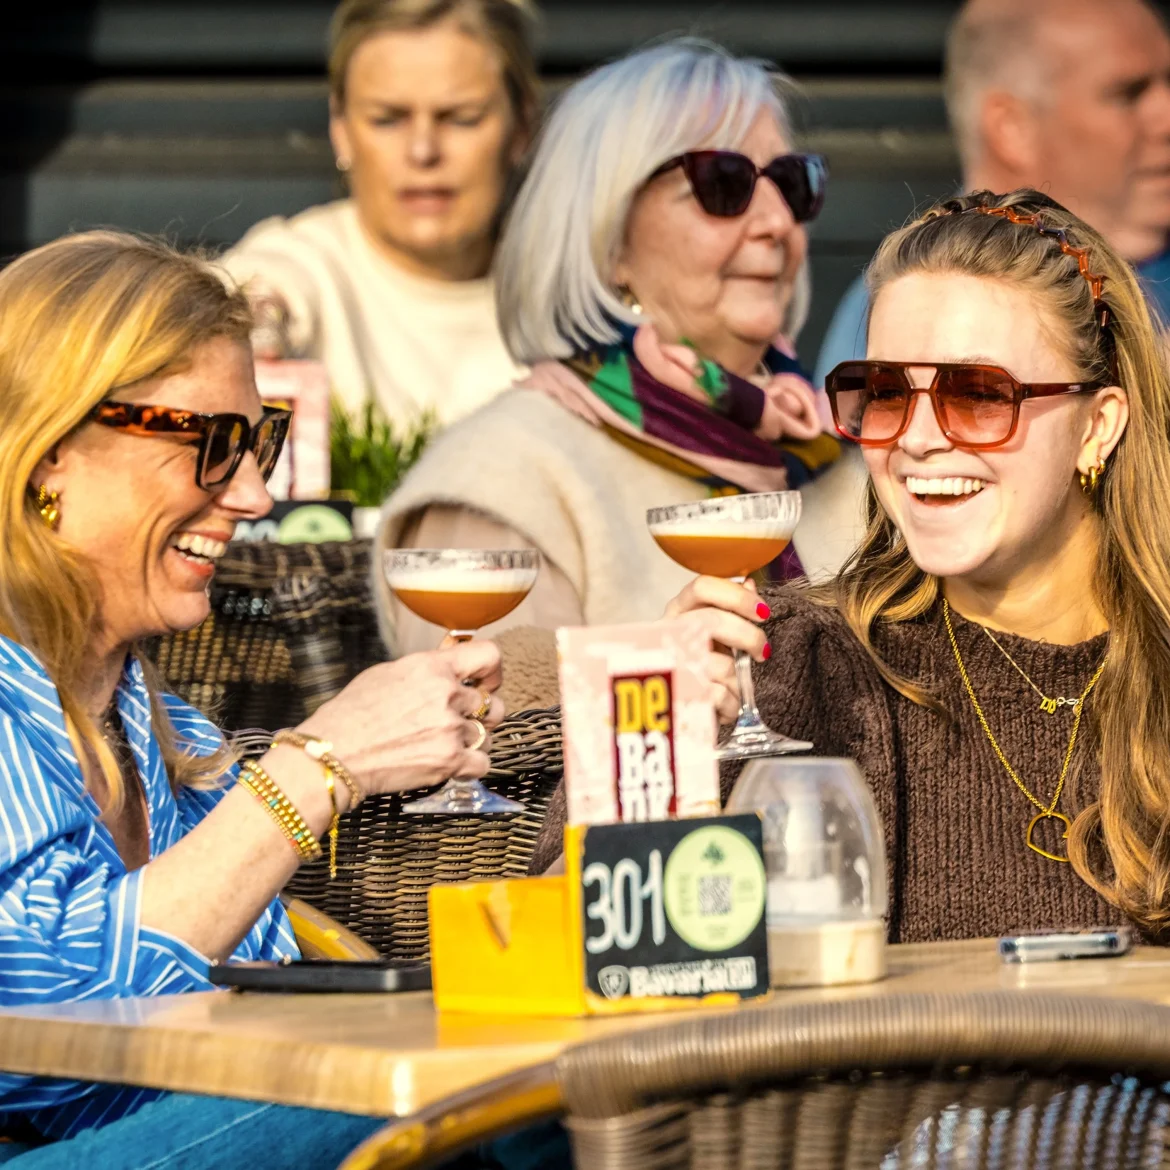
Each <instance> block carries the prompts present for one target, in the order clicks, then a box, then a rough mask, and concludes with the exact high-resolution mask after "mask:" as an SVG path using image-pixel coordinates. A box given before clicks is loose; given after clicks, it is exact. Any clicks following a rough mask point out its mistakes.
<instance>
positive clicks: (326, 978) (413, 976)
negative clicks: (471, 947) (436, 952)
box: [209, 958, 431, 992]
mask: <svg viewBox="0 0 1170 1170" xmlns="http://www.w3.org/2000/svg"><path fill="white" fill-rule="evenodd" d="M209 977H210V979H211V982H212V983H214V984H216V985H217V986H219V987H232V988H235V989H236V990H238V991H295V992H327V991H333V992H387V991H430V989H431V969H430V967H429V966H427V965H426V964H423V965H421V966H417V967H403V966H400V965H396V964H394V963H392V962H390V961H389V960H388V959H357V960H353V959H289V958H285V959H280V960H277V961H276V962H252V963H215V964H213V965H212V967H211V969H210V973H209Z"/></svg>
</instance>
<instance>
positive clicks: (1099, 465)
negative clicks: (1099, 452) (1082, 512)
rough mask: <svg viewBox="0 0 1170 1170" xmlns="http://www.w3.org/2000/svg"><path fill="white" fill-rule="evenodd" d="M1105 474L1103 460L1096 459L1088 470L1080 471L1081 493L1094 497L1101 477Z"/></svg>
mask: <svg viewBox="0 0 1170 1170" xmlns="http://www.w3.org/2000/svg"><path fill="white" fill-rule="evenodd" d="M1104 474H1105V460H1104V459H1098V460H1097V462H1096V463H1094V464H1093V466H1092V467H1090V468H1089V470H1088V471H1087V472H1086V471H1082V472H1081V473H1080V477H1081V491H1083V492H1084V493H1085V495H1086V496H1095V495H1096V494H1097V486H1098V485H1099V484H1100V482H1101V477H1102V476H1103V475H1104Z"/></svg>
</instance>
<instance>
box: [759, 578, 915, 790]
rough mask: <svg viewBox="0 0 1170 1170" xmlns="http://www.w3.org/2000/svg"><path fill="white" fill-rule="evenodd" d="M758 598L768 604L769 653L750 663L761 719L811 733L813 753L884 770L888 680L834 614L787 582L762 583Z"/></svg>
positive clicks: (889, 744)
mask: <svg viewBox="0 0 1170 1170" xmlns="http://www.w3.org/2000/svg"><path fill="white" fill-rule="evenodd" d="M764 599H765V601H767V603H768V604H769V605H770V606H771V608H772V617H771V619H770V620H769V621H768V622H767V623H766V625H765V627H764V629H765V632H766V633H767V635H768V640H769V642H771V644H772V656H771V658H770V659H769V660H768V661H767V662H765V663H763V664H757V665H756V666H755V668H754V670H753V677H754V679H755V684H756V703H757V705H758V706H759V708H760V715H761V716H762V717H763V719H764V722H765V723H767V724H768V725H769V726H771V727H773V728H775V729H776V730H777V731H781V732H784V733H785V734H787V735H791V736H793V737H794V738H796V739H807V740H810V741H811V742H812V745H813V755H817V756H847V757H849V758H851V759H855V760H857V761H858V762H859V763H860V764H861V768H862V771H863V772H865V774H866V775H867V776H868V775H871V774H882V773H885V772H887V771H889V769H890V765H891V761H892V757H893V751H894V745H893V728H892V725H891V721H890V710H889V703H888V701H887V696H886V687H885V684H884V683H883V681H882V678H881V675H880V674H879V672H878V669H877V667H876V666H875V664H874V662H873V660H872V659H871V658H870V657H869V655H868V654H867V653H866V652H865V650H864V649H863V648H862V646H861V645H860V643H859V642H858V641H857V639H856V638H855V637H854V635H853V632H852V631H851V630H850V629H849V627H848V626H847V625H846V624H845V622H844V620H843V619H842V618H841V616H840V614H839V613H838V612H837V611H836V610H835V609H831V608H828V607H825V606H818V605H814V604H813V603H812V602H810V601H809V600H808V599H807V598H806V597H804V596H803V595H802V594H801V592H800V590H799V589H796V588H791V587H789V588H783V587H781V588H778V589H773V590H771V591H768V590H765V593H764ZM871 769H872V771H871Z"/></svg>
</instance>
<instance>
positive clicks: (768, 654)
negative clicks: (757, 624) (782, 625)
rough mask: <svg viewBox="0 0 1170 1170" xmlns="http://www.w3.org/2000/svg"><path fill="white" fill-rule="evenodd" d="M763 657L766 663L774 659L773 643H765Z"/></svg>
mask: <svg viewBox="0 0 1170 1170" xmlns="http://www.w3.org/2000/svg"><path fill="white" fill-rule="evenodd" d="M761 657H762V658H763V659H764V661H765V662H767V661H768V659H769V658H771V657H772V643H771V642H765V643H764V649H763V652H762V655H761Z"/></svg>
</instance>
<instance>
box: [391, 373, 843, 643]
mask: <svg viewBox="0 0 1170 1170" xmlns="http://www.w3.org/2000/svg"><path fill="white" fill-rule="evenodd" d="M863 484H864V470H863V469H861V468H860V460H859V459H858V460H854V458H853V457H852V455H850V456H847V457H846V458H845V459H843V460H842V461H841V463H839V464H838V465H837V466H835V467H833V468H832V469H830V470H829V471H828V472H826V473H825V474H824V475H823V476H822V477H821V478H820V479H818V480H817V481H815V482H814V483H813V484H812V485H810V486H809V487H808V488H806V489H804V495H805V503H806V515H807V516H808V520H806V521H802V524H801V527H800V528H799V529H798V530H797V534H796V538H795V543H796V547H797V552H798V553H799V554H800V556H801V558H802V560H805V558H806V556H807V560H805V565H806V568H808V569H809V570H810V572H816V573H817V574H818V575H819V574H820V573H821V572H823V571H825V570H828V571H835V570H836V568H837V567H838V566H839V564H840V562H841V560H842V559H843V558H844V556H845V555H846V553H847V552H848V551H849V549H851V548H852V547H853V544H854V543H855V540H856V537H857V535H858V534H859V532H860V529H861V506H860V499H861V494H860V489H861V487H862V485H863ZM706 495H707V489H706V488H705V487H704V486H703V485H701V484H699V483H697V482H696V481H695V480H692V479H689V478H686V477H684V476H680V475H678V474H676V473H675V472H672V471H668V470H667V469H666V468H663V467H660V466H659V465H658V464H656V463H653V462H651V461H650V460H648V459H645V458H643V457H642V456H640V455H637V454H635V453H634V452H633V451H632V450H630V449H629V448H627V447H624V446H623V445H622V444H620V443H618V442H616V441H615V440H614V439H612V438H610V436H609V435H608V434H606V433H605V432H604V431H602V430H599V429H597V428H594V427H592V426H590V425H589V424H588V423H586V422H584V421H583V420H582V419H580V418H578V417H577V416H576V415H574V414H571V413H570V412H569V411H567V410H566V409H565V408H564V407H562V406H560V405H558V404H557V403H555V402H553V401H552V400H551V399H550V398H548V397H546V396H545V395H543V394H541V393H539V392H538V391H534V390H511V391H508V392H506V393H505V394H502V395H501V396H500V397H498V398H496V399H495V400H494V401H493V402H491V403H489V404H488V405H487V406H485V407H484V408H483V409H482V410H480V411H478V412H477V413H476V414H474V415H473V416H471V417H470V418H467V419H464V420H463V421H462V422H460V423H457V424H456V425H455V426H452V427H450V428H449V429H448V430H447V431H445V432H444V433H443V434H441V435H440V436H439V437H438V438H437V439H435V440H434V442H433V443H432V445H431V446H430V448H429V449H428V450H427V452H426V454H425V455H424V456H423V458H422V460H421V461H420V462H419V463H418V464H417V465H416V466H415V467H414V468H413V469H412V470H411V472H410V473H409V475H407V477H406V479H405V480H404V481H403V482H402V484H401V485H400V486H399V488H398V490H397V491H395V492H394V494H393V495H392V496H391V497H390V498H389V500H387V502H386V504H385V506H384V508H383V512H382V520H381V523H380V525H379V530H378V537H377V553H378V555H376V556H375V566H376V570H375V594H376V596H378V598H379V602H380V604H379V612H380V614H381V616H382V628H383V634H384V636H385V637H386V639H387V643H388V644H389V645H390V647H391V649H393V650H398V649H399V648H400V644H399V641H400V640H399V638H398V637H397V634H396V631H395V629H394V621H393V614H394V612H395V603H394V602H393V600H392V598H391V596H390V592H389V589H388V588H387V586H386V584H385V581H384V580H383V577H382V574H381V571H380V565H381V560H382V558H381V555H380V554H381V552H382V551H383V550H384V549H387V548H394V547H397V546H398V545H399V544H400V543H401V542H402V538H403V535H404V533H406V532H408V531H409V530H410V529H411V528H412V527H413V526H415V525H416V524H417V520H418V517H419V514H420V513H425V512H426V511H427V510H428V509H442V508H447V509H451V508H453V509H456V510H464V511H466V512H467V513H468V514H470V515H471V516H478V517H480V518H482V519H483V520H485V521H491V522H493V525H492V526H493V527H495V528H497V530H498V529H499V527H500V526H503V528H506V529H510V530H511V531H512V532H513V533H514V534H515V536H516V537H517V538H518V540H517V543H518V545H519V546H523V545H530V546H532V547H535V548H537V549H539V550H540V552H541V553H542V555H543V557H544V561H545V566H544V567H543V568H542V574H547V575H555V576H558V577H561V578H563V582H564V584H565V585H566V586H567V587H568V588H569V589H571V591H572V593H573V594H575V597H576V600H577V602H578V603H579V610H578V612H579V614H580V619H579V620H582V621H583V622H584V623H585V624H586V625H602V624H609V623H613V622H633V621H650V620H654V619H656V618H659V617H661V616H662V611H663V608H664V607H665V605H666V603H667V602H668V601H669V600H670V599H671V598H672V597H674V596H675V594H677V593H678V592H679V591H680V590H681V589H682V588H683V586H684V585H686V583H687V582H688V581H690V580H691V579H692V578H693V576H694V574H692V573H690V572H688V571H687V570H686V569H683V568H681V567H680V566H679V565H676V564H675V563H674V562H673V561H672V560H670V558H669V557H667V556H666V554H665V553H663V552H662V550H661V549H659V548H658V546H657V545H656V544H655V543H654V541H653V539H652V538H651V536H650V534H649V532H648V531H647V529H646V509H647V508H652V507H656V506H659V505H664V504H677V503H683V502H686V501H689V500H697V499H703V498H705V497H706ZM809 505H811V507H810V506H809ZM809 521H811V523H810V522H809ZM827 530H829V531H831V536H830V538H829V539H828V540H826V539H825V537H826V535H828V534H829V532H828V531H827ZM825 551H827V553H828V562H827V563H826V556H825ZM538 589H540V585H538ZM525 604H526V605H528V604H530V603H525ZM524 623H528V624H542V623H541V621H540V619H539V617H538V616H537V617H535V618H534V616H533V615H532V614H531V613H529V612H527V611H525V610H524V608H523V607H521V609H519V610H517V611H516V613H515V615H513V617H511V618H508V619H505V621H504V623H503V624H504V625H513V624H524ZM406 648H407V649H415V648H418V645H417V644H412V645H408V646H407V647H406Z"/></svg>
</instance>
